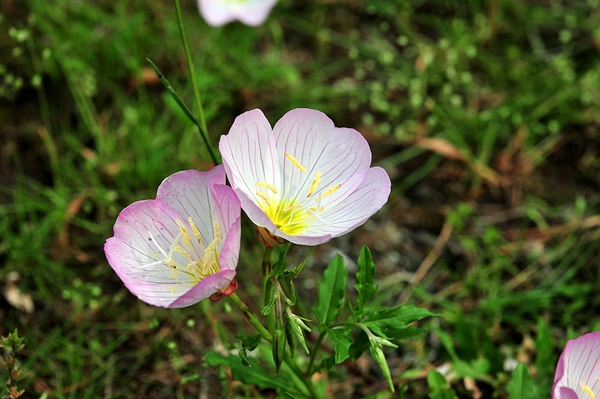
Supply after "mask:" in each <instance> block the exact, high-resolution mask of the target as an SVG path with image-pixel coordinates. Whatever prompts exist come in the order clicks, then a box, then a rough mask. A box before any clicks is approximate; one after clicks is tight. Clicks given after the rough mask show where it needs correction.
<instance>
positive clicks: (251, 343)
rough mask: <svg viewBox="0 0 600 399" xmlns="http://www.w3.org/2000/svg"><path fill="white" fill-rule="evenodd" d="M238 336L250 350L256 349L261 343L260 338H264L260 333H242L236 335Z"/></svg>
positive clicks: (243, 345) (244, 346) (245, 347)
mask: <svg viewBox="0 0 600 399" xmlns="http://www.w3.org/2000/svg"><path fill="white" fill-rule="evenodd" d="M236 338H238V339H240V340H241V341H242V348H244V349H248V350H249V351H253V350H254V349H256V347H257V346H258V344H260V340H261V339H262V337H261V336H260V334H256V335H245V334H240V335H238V336H236Z"/></svg>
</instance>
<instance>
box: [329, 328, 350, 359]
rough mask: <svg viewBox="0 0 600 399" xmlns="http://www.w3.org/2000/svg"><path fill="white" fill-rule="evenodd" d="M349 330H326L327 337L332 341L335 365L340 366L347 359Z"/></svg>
mask: <svg viewBox="0 0 600 399" xmlns="http://www.w3.org/2000/svg"><path fill="white" fill-rule="evenodd" d="M350 331H351V330H350V329H337V328H336V329H335V330H327V336H328V337H329V339H330V340H332V341H333V352H334V354H335V364H340V363H341V362H343V361H344V360H346V359H348V356H349V352H348V350H349V349H350V345H351V344H352V340H351V339H350Z"/></svg>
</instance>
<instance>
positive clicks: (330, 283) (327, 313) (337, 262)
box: [312, 255, 348, 329]
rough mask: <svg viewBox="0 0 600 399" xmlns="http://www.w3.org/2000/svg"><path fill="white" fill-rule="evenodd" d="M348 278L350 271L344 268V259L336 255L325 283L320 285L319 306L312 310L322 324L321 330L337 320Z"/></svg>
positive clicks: (326, 272) (327, 272)
mask: <svg viewBox="0 0 600 399" xmlns="http://www.w3.org/2000/svg"><path fill="white" fill-rule="evenodd" d="M347 277H348V271H347V270H346V267H345V266H344V259H343V258H342V257H341V256H340V255H336V256H335V257H334V258H333V259H332V260H331V262H330V263H329V266H327V269H325V272H324V273H323V281H321V283H320V284H319V296H318V299H317V306H315V307H313V308H312V311H313V312H314V314H315V316H316V317H317V320H318V321H319V323H320V324H321V329H324V328H325V327H326V326H327V325H328V324H329V323H331V322H333V321H335V320H336V318H337V316H338V314H339V312H340V307H341V306H342V302H343V300H344V293H345V291H346V279H347Z"/></svg>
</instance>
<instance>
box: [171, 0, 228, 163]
mask: <svg viewBox="0 0 600 399" xmlns="http://www.w3.org/2000/svg"><path fill="white" fill-rule="evenodd" d="M173 2H174V3H175V12H176V13H177V25H178V26H179V35H180V36H181V42H182V44H183V51H184V52H185V59H186V60H187V65H188V70H189V72H190V79H191V82H192V91H193V92H194V102H195V103H196V108H197V111H198V115H199V117H200V123H199V124H197V126H198V130H200V135H201V136H202V139H203V140H204V144H205V145H206V148H207V149H208V152H209V154H210V157H211V159H212V161H213V162H214V163H215V165H217V164H219V163H220V161H219V157H218V155H217V153H216V152H215V150H214V148H213V146H212V144H211V143H210V138H209V135H208V128H207V126H206V118H205V117H204V108H203V107H202V99H201V98H200V90H199V89H198V82H197V80H196V70H195V69H194V62H193V60H192V55H191V52H190V47H189V46H188V42H187V38H186V35H185V27H184V25H183V18H182V16H181V6H180V5H179V0H173Z"/></svg>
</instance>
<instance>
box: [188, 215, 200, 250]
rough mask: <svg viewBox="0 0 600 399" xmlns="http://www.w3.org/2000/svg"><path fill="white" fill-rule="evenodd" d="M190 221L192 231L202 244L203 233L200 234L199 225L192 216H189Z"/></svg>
mask: <svg viewBox="0 0 600 399" xmlns="http://www.w3.org/2000/svg"><path fill="white" fill-rule="evenodd" d="M188 223H189V224H190V226H191V227H192V232H193V233H194V237H196V240H198V244H200V245H202V235H201V234H200V230H198V227H196V223H194V219H192V217H191V216H190V217H189V218H188Z"/></svg>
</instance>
